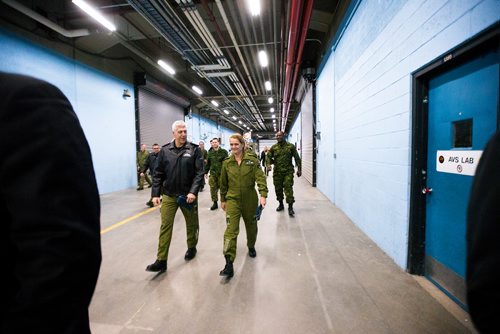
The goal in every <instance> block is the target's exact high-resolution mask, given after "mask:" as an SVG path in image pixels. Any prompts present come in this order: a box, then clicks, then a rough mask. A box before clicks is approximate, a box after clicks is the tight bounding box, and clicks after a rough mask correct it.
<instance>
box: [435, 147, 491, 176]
mask: <svg viewBox="0 0 500 334" xmlns="http://www.w3.org/2000/svg"><path fill="white" fill-rule="evenodd" d="M482 153H483V151H437V152H436V170H437V171H438V172H443V173H451V174H461V175H470V176H474V174H475V173H476V168H477V164H478V162H479V159H480V158H481V154H482Z"/></svg>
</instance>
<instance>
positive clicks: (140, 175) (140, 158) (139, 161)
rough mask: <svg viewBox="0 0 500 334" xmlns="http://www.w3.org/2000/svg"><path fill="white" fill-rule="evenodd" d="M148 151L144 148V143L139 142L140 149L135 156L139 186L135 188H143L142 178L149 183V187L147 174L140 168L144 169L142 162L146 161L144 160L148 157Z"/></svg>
mask: <svg viewBox="0 0 500 334" xmlns="http://www.w3.org/2000/svg"><path fill="white" fill-rule="evenodd" d="M148 156H149V152H148V151H147V150H146V144H141V150H140V151H139V152H137V157H136V164H137V179H138V180H137V183H139V187H138V188H137V190H143V189H144V180H146V182H147V183H148V184H149V188H151V185H152V183H151V180H150V179H149V176H148V174H146V173H142V170H143V169H144V164H145V163H146V160H147V159H148Z"/></svg>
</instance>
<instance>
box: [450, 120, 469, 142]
mask: <svg viewBox="0 0 500 334" xmlns="http://www.w3.org/2000/svg"><path fill="white" fill-rule="evenodd" d="M453 147H457V148H459V147H472V119H465V120H463V121H456V122H453Z"/></svg>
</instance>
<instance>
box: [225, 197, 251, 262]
mask: <svg viewBox="0 0 500 334" xmlns="http://www.w3.org/2000/svg"><path fill="white" fill-rule="evenodd" d="M253 194H254V195H253V196H251V197H252V198H245V200H241V201H238V200H231V199H228V200H227V202H226V223H227V226H226V232H224V249H223V252H224V256H226V255H229V257H230V258H231V261H234V259H235V258H236V246H237V239H238V234H239V232H240V218H241V217H243V221H244V222H245V229H246V232H247V246H248V248H253V247H255V242H256V241H257V230H258V229H257V220H256V219H255V210H256V209H257V203H258V202H257V201H258V200H257V194H256V193H255V191H254V192H253Z"/></svg>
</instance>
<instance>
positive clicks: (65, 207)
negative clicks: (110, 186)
mask: <svg viewBox="0 0 500 334" xmlns="http://www.w3.org/2000/svg"><path fill="white" fill-rule="evenodd" d="M0 91H1V92H2V99H0V138H1V139H0V154H1V156H2V159H1V160H0V216H1V217H2V224H1V225H0V226H1V232H0V256H1V263H2V273H3V274H2V276H3V278H4V279H5V281H4V282H5V283H4V284H3V287H2V292H1V298H0V304H1V306H2V310H3V311H2V314H1V315H0V332H1V333H90V329H89V316H88V306H89V304H90V300H91V297H92V294H93V293H94V288H95V285H96V281H97V276H98V273H99V267H100V263H101V246H100V232H99V231H100V226H99V225H100V223H99V215H100V203H99V194H98V191H97V185H96V181H95V175H94V169H93V166H92V158H91V154H90V149H89V146H88V143H87V140H86V139H85V136H84V134H83V131H82V128H81V127H80V123H79V121H78V118H77V116H76V114H75V113H74V112H73V108H72V107H71V104H70V102H69V101H68V100H67V99H66V97H65V96H64V95H63V94H62V93H61V91H60V90H59V89H57V88H56V87H54V86H52V85H51V84H49V83H47V82H44V81H40V80H38V79H34V78H30V77H26V76H21V75H14V74H6V73H2V72H0Z"/></svg>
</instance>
